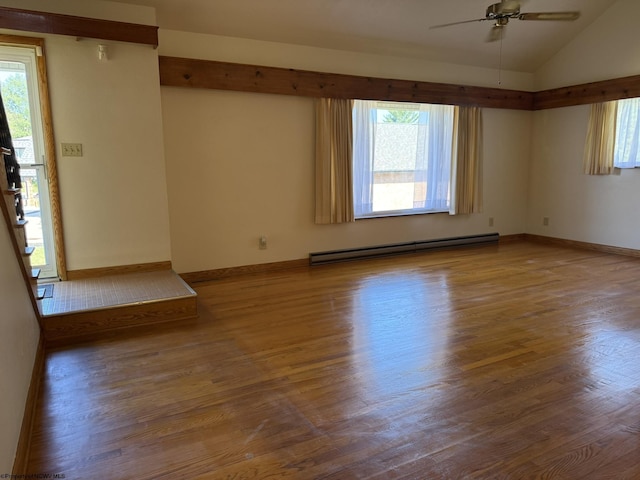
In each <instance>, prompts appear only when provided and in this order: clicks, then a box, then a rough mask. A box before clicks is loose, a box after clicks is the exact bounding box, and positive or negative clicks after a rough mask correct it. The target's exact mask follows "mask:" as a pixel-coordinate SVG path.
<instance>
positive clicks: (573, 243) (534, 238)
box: [524, 233, 640, 258]
mask: <svg viewBox="0 0 640 480" xmlns="http://www.w3.org/2000/svg"><path fill="white" fill-rule="evenodd" d="M524 239H525V240H527V241H530V242H534V243H542V244H547V245H557V246H561V247H568V248H579V249H581V250H591V251H594V252H602V253H612V254H615V255H624V256H626V257H637V258H640V250H635V249H633V248H623V247H613V246H610V245H602V244H600V243H589V242H581V241H578V240H567V239H564V238H555V237H545V236H543V235H533V234H531V233H525V234H524Z"/></svg>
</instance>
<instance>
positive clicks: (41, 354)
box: [12, 334, 45, 478]
mask: <svg viewBox="0 0 640 480" xmlns="http://www.w3.org/2000/svg"><path fill="white" fill-rule="evenodd" d="M44 359H45V348H44V335H43V334H41V335H40V341H39V342H38V349H37V351H36V358H35V360H34V362H33V370H32V371H31V382H30V383H29V392H28V393H27V401H26V404H25V407H24V416H23V417H22V426H21V427H20V437H19V438H18V448H17V450H16V458H15V460H14V462H13V475H14V476H15V478H23V476H24V475H26V474H27V469H28V467H29V453H30V450H31V434H32V432H33V426H34V420H35V416H36V411H37V408H36V407H37V406H38V394H39V393H40V385H42V375H43V372H44ZM12 478H13V477H12Z"/></svg>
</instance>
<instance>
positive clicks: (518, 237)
mask: <svg viewBox="0 0 640 480" xmlns="http://www.w3.org/2000/svg"><path fill="white" fill-rule="evenodd" d="M525 240H526V233H517V234H514V235H500V238H499V239H498V243H516V242H524V241H525Z"/></svg>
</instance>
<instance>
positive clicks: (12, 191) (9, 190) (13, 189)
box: [4, 187, 20, 195]
mask: <svg viewBox="0 0 640 480" xmlns="http://www.w3.org/2000/svg"><path fill="white" fill-rule="evenodd" d="M4 193H6V194H7V195H15V194H16V193H20V189H19V188H16V187H10V188H5V190H4Z"/></svg>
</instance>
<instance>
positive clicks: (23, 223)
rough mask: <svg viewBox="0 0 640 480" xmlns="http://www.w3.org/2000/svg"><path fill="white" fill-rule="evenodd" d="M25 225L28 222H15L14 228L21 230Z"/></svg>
mask: <svg viewBox="0 0 640 480" xmlns="http://www.w3.org/2000/svg"><path fill="white" fill-rule="evenodd" d="M27 223H29V220H16V223H15V225H14V226H16V227H19V228H22V227H24V226H25V225H26V224H27Z"/></svg>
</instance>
